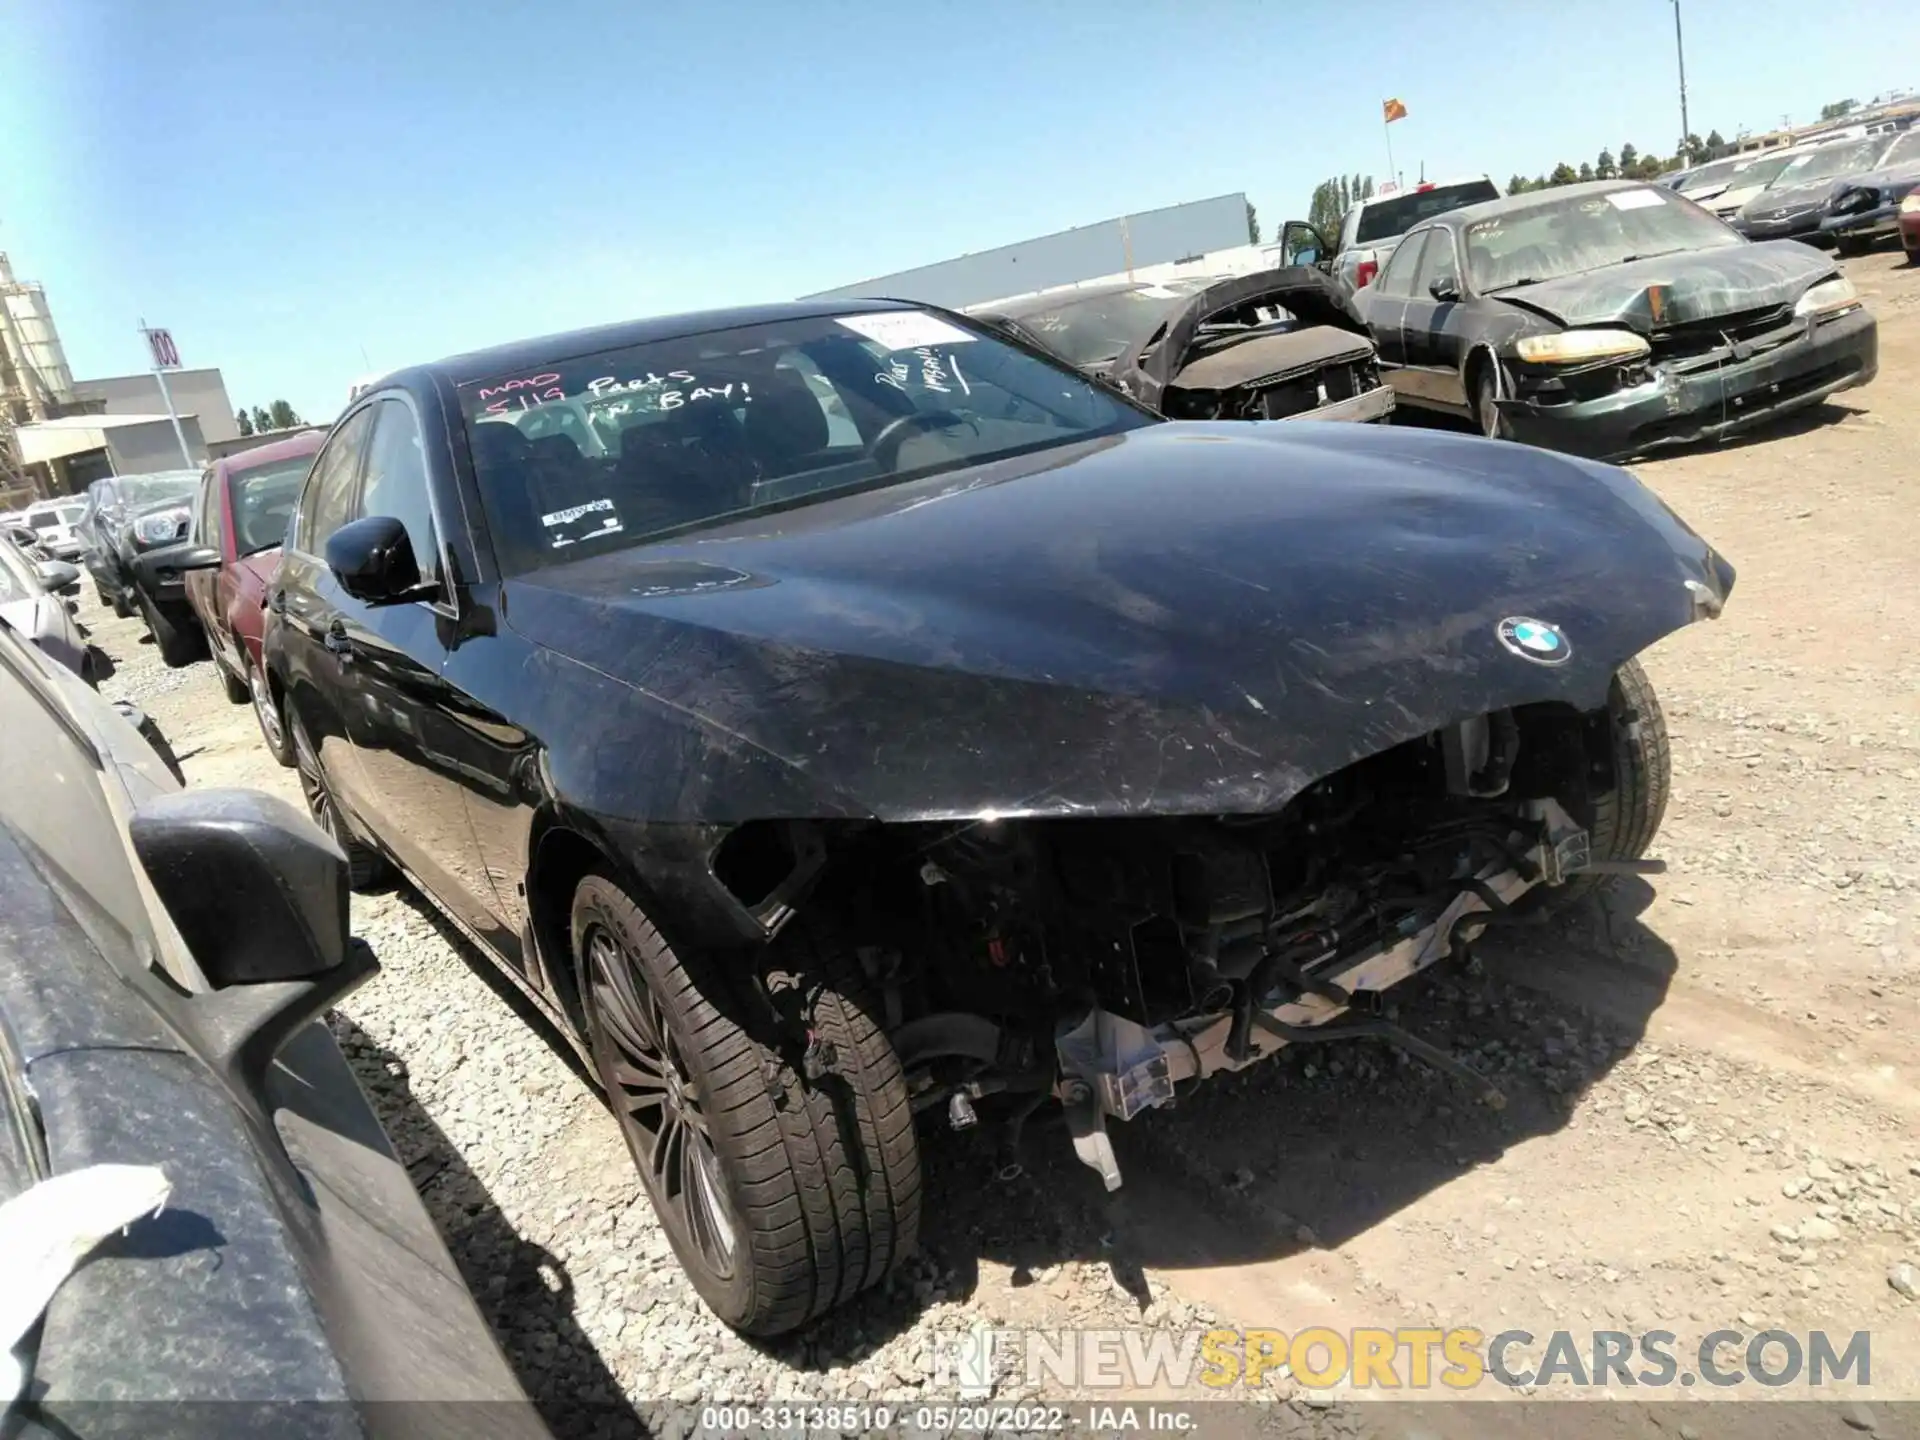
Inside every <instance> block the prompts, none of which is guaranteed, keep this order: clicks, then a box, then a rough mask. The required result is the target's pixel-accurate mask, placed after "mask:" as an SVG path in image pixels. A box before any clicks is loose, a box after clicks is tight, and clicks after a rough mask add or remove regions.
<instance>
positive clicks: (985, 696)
mask: <svg viewBox="0 0 1920 1440" xmlns="http://www.w3.org/2000/svg"><path fill="white" fill-rule="evenodd" d="M1732 579H1733V572H1732V570H1731V568H1730V567H1728V566H1726V565H1725V564H1724V562H1722V561H1719V560H1718V559H1716V558H1715V557H1714V556H1713V555H1712V553H1711V552H1710V551H1709V550H1708V548H1707V547H1706V545H1705V544H1704V543H1703V542H1702V541H1701V540H1700V538H1699V537H1698V536H1696V535H1695V534H1694V533H1693V532H1692V531H1691V530H1689V529H1687V528H1686V526H1684V525H1683V524H1682V523H1681V522H1680V521H1679V520H1677V519H1676V518H1675V517H1674V516H1673V515H1672V513H1671V512H1670V511H1668V510H1667V509H1666V508H1665V507H1664V506H1663V505H1662V504H1661V503H1660V502H1659V501H1657V500H1656V499H1655V498H1654V497H1653V496H1652V494H1651V493H1650V492H1648V491H1647V490H1645V489H1644V488H1643V487H1642V486H1640V485H1639V483H1638V482H1637V481H1635V480H1634V479H1633V478H1632V477H1631V476H1630V475H1628V474H1627V473H1626V472H1624V471H1619V470H1614V469H1611V468H1609V467H1604V466H1598V465H1593V464H1590V463H1587V462H1584V461H1579V460H1574V459H1571V458H1568V457H1564V456H1559V455H1554V454H1551V453H1548V452H1546V451H1542V450H1535V449H1531V448H1529V447H1526V446H1521V445H1513V444H1503V443H1498V442H1487V441H1482V440H1479V439H1477V438H1472V437H1465V436H1455V435H1446V434H1440V433H1434V432H1425V431H1417V430H1399V429H1389V428H1386V427H1379V428H1375V427H1368V426H1354V425H1338V424H1326V425H1316V424H1311V423H1300V422H1294V423H1288V424H1285V425H1273V426H1265V425H1249V424H1246V423H1244V422H1233V421H1227V422H1220V423H1210V424H1185V425H1183V424H1163V425H1152V426H1148V427H1146V428H1144V429H1140V430H1136V431H1133V432H1130V433H1127V434H1124V435H1120V436H1115V437H1108V438H1106V439H1103V440H1096V441H1089V442H1085V443H1082V444H1079V445H1075V446H1071V447H1068V448H1067V449H1065V450H1059V451H1053V452H1050V453H1047V454H1045V455H1042V456H1038V457H1035V456H1029V457H1025V458H1022V459H1018V460H1012V461H1003V462H999V463H996V464H994V465H989V466H985V467H980V468H976V469H971V470H967V471H964V472H961V473H959V474H949V475H946V476H942V477H937V478H930V479H925V480H920V481H915V482H909V483H904V484H901V485H898V486H893V487H889V488H885V489H881V490H874V491H868V492H865V493H862V494H856V495H851V496H845V497H841V498H838V499H832V500H826V501H822V502H819V503H816V504H813V505H809V506H804V507H801V508H799V509H795V510H789V511H786V512H784V513H780V514H776V515H768V516H763V517H760V518H758V519H756V520H753V521H751V522H743V523H740V524H736V525H733V526H730V527H727V528H724V529H716V530H711V531H707V532H704V533H701V534H699V535H696V536H693V537H689V538H687V539H684V540H678V541H673V542H663V543H657V544H654V545H649V546H642V547H637V548H634V549H630V550H625V551H619V552H614V553H611V554H607V555H603V556H596V557H592V558H588V559H582V560H577V561H573V562H570V563H567V564H563V565H560V566H556V567H553V568H549V569H546V570H542V571H538V572H535V573H534V574H533V575H531V576H527V577H523V578H520V579H515V580H511V581H509V582H507V585H506V588H505V594H504V597H503V599H504V606H503V608H504V613H505V616H506V620H507V623H508V624H509V625H510V626H511V627H512V628H513V629H515V630H516V631H518V632H519V633H520V634H522V635H524V636H526V637H528V638H529V639H530V640H532V641H533V642H534V643H535V644H536V645H539V646H541V647H545V648H547V649H549V650H552V651H557V652H560V653H561V654H564V655H566V656H568V657H571V658H572V659H574V660H576V661H578V662H580V663H581V664H583V665H585V666H588V667H591V669H592V670H594V671H598V672H600V674H601V675H602V676H608V677H613V678H615V679H617V680H618V681H620V682H622V683H623V684H624V685H626V686H630V687H632V688H631V690H630V691H628V692H624V693H627V694H629V695H630V696H631V699H630V700H629V701H624V702H621V703H620V704H619V705H615V706H613V707H612V708H613V709H616V710H620V709H623V707H624V713H623V714H621V715H604V716H603V715H598V714H597V713H596V714H595V716H594V717H593V719H594V722H595V733H597V734H598V735H600V736H603V737H604V739H603V740H599V741H596V742H594V744H592V745H591V746H589V747H588V748H589V749H590V750H593V751H595V752H596V753H598V752H604V756H605V757H611V758H609V759H606V761H605V763H604V764H603V763H602V761H601V760H595V761H594V762H592V763H593V766H594V767H595V773H596V774H601V772H605V773H607V774H613V773H616V772H617V773H618V774H620V775H627V774H631V775H632V776H633V777H635V778H634V779H632V780H621V781H620V782H619V784H620V785H621V786H623V787H625V786H631V787H633V788H631V789H627V790H625V791H624V792H623V793H626V794H636V793H638V792H639V791H640V790H642V789H644V790H645V792H646V794H647V796H648V797H649V798H648V799H647V800H646V802H645V803H646V804H649V805H652V806H655V807H657V808H656V809H655V810H654V811H652V812H651V813H647V814H644V815H642V816H641V817H639V818H647V819H657V820H673V819H692V820H703V821H739V820H747V819H752V818H756V816H758V815H762V814H767V813H777V814H791V813H795V809H796V808H801V809H804V810H805V812H806V813H812V814H818V815H846V814H858V815H872V816H877V817H880V818H883V819H891V820H902V819H936V818H954V817H963V816H980V815H983V814H996V813H997V814H1005V815H1015V814H1046V815H1095V814H1099V815H1120V814H1135V813H1229V812H1256V811H1265V810H1272V809H1276V808H1278V807H1279V806H1281V805H1282V804H1284V803H1285V802H1286V801H1287V800H1288V799H1289V798H1290V797H1291V796H1292V795H1294V794H1295V793H1296V792H1297V791H1299V790H1300V789H1301V788H1302V787H1303V786H1305V785H1307V784H1309V783H1311V782H1312V781H1314V780H1315V779H1317V778H1319V777H1321V776H1323V775H1326V774H1328V773H1330V772H1332V771H1334V770H1336V769H1339V768H1341V767H1343V766H1345V765H1347V764H1349V763H1351V762H1352V761H1354V760H1356V759H1358V758H1361V757H1364V756H1366V755H1369V754H1372V753H1374V752H1377V751H1380V750H1383V749H1386V748H1388V747H1390V746H1392V745H1394V744H1396V743H1398V742H1400V741H1403V740H1406V739H1409V738H1412V737H1415V736H1419V735H1422V734H1425V733H1427V732H1429V731H1431V730H1433V729H1435V728H1436V727H1438V726H1441V725H1443V724H1446V723H1448V722H1450V721H1454V720H1457V719H1460V718H1464V717H1469V716H1473V715H1477V714H1481V713H1483V712H1486V711H1489V710H1493V709H1499V708H1502V707H1505V706H1510V705H1515V704H1523V703H1527V702H1530V701H1550V700H1560V701H1565V702H1569V703H1571V704H1573V705H1575V706H1577V707H1580V708H1582V709H1591V708H1594V707H1597V706H1599V705H1601V704H1603V703H1604V701H1605V697H1606V694H1607V687H1608V683H1609V679H1610V677H1611V675H1612V673H1613V671H1614V669H1615V668H1616V667H1617V666H1618V665H1619V664H1620V663H1621V662H1622V661H1624V660H1625V659H1627V658H1628V657H1630V656H1632V655H1635V654H1637V653H1638V652H1640V651H1641V650H1644V649H1645V648H1646V647H1647V646H1649V645H1651V644H1652V643H1653V642H1654V641H1656V640H1658V639H1659V638H1660V637H1661V636H1663V635H1665V634H1667V633H1669V632H1670V631H1672V630H1675V629H1678V628H1679V627H1681V626H1683V625H1685V624H1687V623H1688V622H1689V621H1690V620H1691V619H1693V618H1694V616H1695V615H1696V613H1697V611H1696V604H1697V602H1696V599H1695V597H1694V595H1693V594H1691V593H1690V591H1689V589H1688V586H1687V582H1688V581H1693V582H1696V583H1697V584H1699V585H1703V586H1706V587H1708V589H1709V591H1710V592H1711V593H1712V594H1714V595H1722V596H1723V595H1724V594H1725V592H1726V591H1727V589H1728V588H1729V587H1730V586H1731V584H1732ZM1509 617H1534V618H1538V619H1541V620H1545V621H1548V622H1550V623H1552V624H1554V625H1557V626H1559V627H1561V628H1562V630H1563V632H1564V633H1565V635H1566V636H1567V637H1568V640H1569V642H1570V644H1571V658H1570V659H1569V660H1568V661H1567V663H1565V664H1561V665H1558V666H1552V667H1549V666H1545V665H1541V664H1537V663H1534V662H1531V661H1528V660H1525V659H1522V658H1519V657H1518V656H1517V655H1515V654H1513V653H1510V652H1509V651H1508V650H1507V649H1506V648H1503V646H1502V643H1501V640H1500V638H1499V634H1498V631H1499V627H1500V624H1501V622H1502V621H1503V620H1504V619H1507V618H1509ZM582 683H583V684H584V683H585V681H584V680H583V681H582ZM594 683H596V684H597V683H599V682H597V681H596V682H594ZM529 704H530V705H532V706H533V707H534V708H535V711H536V715H537V716H545V715H547V713H548V712H549V711H550V712H552V713H551V720H552V722H553V723H556V724H558V723H562V721H563V720H564V721H565V722H566V723H570V724H571V725H572V726H573V727H574V728H575V729H576V731H577V729H578V726H579V724H580V723H582V720H583V719H585V718H586V717H584V716H583V715H582V713H581V711H582V708H583V704H584V702H583V701H582V699H581V698H580V695H579V694H578V693H575V694H569V693H567V687H566V686H565V685H564V684H562V685H558V686H551V687H547V688H546V692H545V693H544V694H543V695H542V696H540V697H537V698H535V699H533V700H531V701H529ZM593 708H595V709H596V711H597V709H598V708H600V707H599V705H598V704H596V706H595V707H593ZM660 727H667V728H666V729H661V728H660ZM672 727H680V728H679V730H678V732H675V731H674V730H673V728H672ZM695 730H697V731H698V732H699V736H700V743H699V745H697V746H695V747H694V749H693V751H692V752H690V751H689V750H688V748H687V746H686V745H685V744H682V743H680V742H679V741H677V740H675V739H673V738H672V736H673V734H675V733H679V734H684V735H689V738H691V737H690V732H692V731H695ZM643 734H644V735H646V736H648V737H652V736H658V737H660V738H658V739H657V740H656V739H653V738H647V739H641V738H640V737H641V736H642V735H643ZM696 752H697V753H698V754H700V756H701V757H702V758H700V760H699V761H698V768H699V770H700V773H699V775H698V776H680V775H677V774H676V775H674V776H672V777H663V778H661V779H659V780H657V781H656V780H651V779H645V778H641V777H645V776H646V775H648V773H649V772H650V771H651V772H652V773H654V774H658V772H659V770H660V769H661V767H662V766H663V765H665V764H666V763H667V762H666V761H665V760H664V759H663V758H661V757H662V755H663V753H664V754H679V755H686V754H689V753H696ZM621 756H625V757H627V758H626V759H625V760H624V762H621V764H620V765H615V764H614V761H616V760H618V759H619V757H621ZM722 757H724V758H722ZM770 759H771V760H772V761H775V762H778V763H779V764H780V766H782V767H784V768H786V770H787V774H788V775H789V778H790V780H791V781H793V782H798V784H797V785H796V784H783V785H782V786H780V787H779V789H780V790H781V791H782V792H783V793H784V794H786V795H787V796H788V797H789V798H787V799H784V800H778V801H772V800H769V799H767V795H768V793H769V792H768V790H767V789H766V788H765V787H764V786H758V787H757V786H756V784H755V782H753V781H751V780H748V779H744V778H743V779H740V780H738V781H737V782H735V781H732V780H730V779H729V776H730V775H735V774H737V775H739V776H743V777H744V776H747V775H749V774H753V773H757V774H761V775H764V774H765V773H766V767H767V764H768V762H769V760H770ZM675 763H682V762H675ZM609 766H612V767H613V768H612V769H611V770H609V768H608V767H609ZM597 783H598V784H599V785H600V787H601V788H602V789H604V786H605V784H606V783H608V782H606V781H605V780H604V778H603V779H602V780H600V781H599V782H597ZM587 788H592V787H587ZM797 793H798V794H804V795H806V796H808V797H812V798H810V799H808V800H806V801H805V802H804V803H803V802H798V801H795V800H794V799H793V798H791V797H792V796H793V795H795V794H797ZM663 797H664V798H663ZM633 803H634V804H635V805H636V806H637V805H638V804H639V803H641V802H638V801H635V802H633ZM769 805H771V806H774V807H775V808H774V809H773V810H771V811H769V810H767V809H764V808H763V807H765V806H769ZM607 808H609V809H611V808H614V807H613V806H612V804H611V802H609V804H608V806H607ZM660 810H666V811H672V812H685V813H659V811H660Z"/></svg>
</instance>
